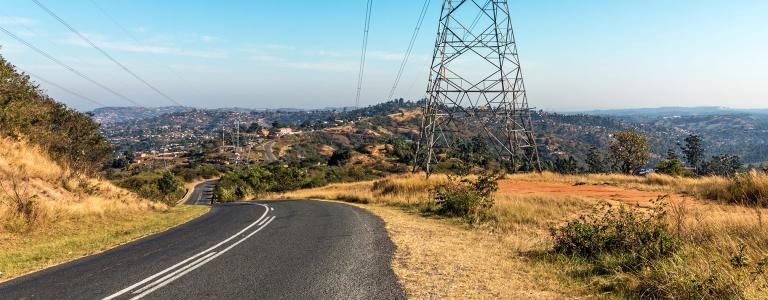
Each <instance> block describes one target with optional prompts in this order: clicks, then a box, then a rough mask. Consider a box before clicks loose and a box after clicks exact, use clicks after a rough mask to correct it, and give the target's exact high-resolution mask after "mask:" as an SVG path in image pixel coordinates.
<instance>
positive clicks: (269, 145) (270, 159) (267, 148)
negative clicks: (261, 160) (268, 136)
mask: <svg viewBox="0 0 768 300" xmlns="http://www.w3.org/2000/svg"><path fill="white" fill-rule="evenodd" d="M273 146H275V142H268V143H266V144H264V154H266V156H267V162H274V161H277V158H276V157H275V155H274V153H272V147H273Z"/></svg>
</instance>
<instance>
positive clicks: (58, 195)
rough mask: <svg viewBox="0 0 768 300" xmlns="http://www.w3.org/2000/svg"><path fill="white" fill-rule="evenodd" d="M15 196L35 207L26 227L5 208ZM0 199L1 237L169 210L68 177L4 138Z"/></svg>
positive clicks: (103, 183) (0, 147)
mask: <svg viewBox="0 0 768 300" xmlns="http://www.w3.org/2000/svg"><path fill="white" fill-rule="evenodd" d="M14 184H15V185H16V186H15V187H14ZM16 193H19V194H21V196H22V197H24V198H27V200H28V201H33V202H34V203H35V207H36V211H35V214H36V216H35V219H34V220H31V223H29V224H22V223H24V222H23V221H25V220H20V219H19V217H20V216H17V215H16V214H15V212H14V210H15V208H14V207H13V206H12V205H8V204H10V200H11V199H12V198H14V196H15V195H14V194H16ZM0 200H3V201H2V203H3V204H5V205H0V234H2V233H6V234H7V233H19V232H24V231H43V230H45V229H46V228H50V227H53V226H55V227H62V226H64V227H66V226H69V225H71V224H76V223H82V222H88V221H91V220H98V219H108V218H111V217H114V216H118V215H123V214H130V213H142V212H150V211H158V212H161V211H166V210H168V207H166V206H165V205H163V204H159V203H155V202H151V201H148V200H145V199H140V198H138V197H137V196H135V195H134V194H132V193H130V192H128V191H126V190H123V189H120V188H118V187H115V186H114V185H112V184H111V183H109V182H106V181H102V180H98V179H93V178H86V177H82V176H72V174H70V173H69V171H68V170H66V169H63V168H62V167H61V166H59V165H58V164H56V163H55V162H53V161H52V160H51V159H49V158H48V157H47V156H46V155H45V154H43V153H42V152H41V151H39V150H38V149H36V148H35V147H33V146H31V145H28V144H25V143H23V142H21V143H19V142H13V141H10V140H7V139H0Z"/></svg>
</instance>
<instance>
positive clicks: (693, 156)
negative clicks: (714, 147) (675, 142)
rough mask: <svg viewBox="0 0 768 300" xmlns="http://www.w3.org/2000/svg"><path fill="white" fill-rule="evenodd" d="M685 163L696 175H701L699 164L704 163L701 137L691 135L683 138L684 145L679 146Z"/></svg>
mask: <svg viewBox="0 0 768 300" xmlns="http://www.w3.org/2000/svg"><path fill="white" fill-rule="evenodd" d="M680 149H681V150H683V155H684V156H685V161H686V162H687V163H688V166H690V167H692V168H694V169H695V170H696V174H701V164H702V163H703V162H704V146H703V143H702V141H701V136H699V135H697V134H691V135H689V136H688V137H686V138H685V145H681V146H680Z"/></svg>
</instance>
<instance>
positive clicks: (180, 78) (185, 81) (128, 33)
mask: <svg viewBox="0 0 768 300" xmlns="http://www.w3.org/2000/svg"><path fill="white" fill-rule="evenodd" d="M90 2H91V4H93V6H94V7H96V9H98V10H99V11H100V12H101V13H102V14H103V15H104V16H105V17H107V19H109V20H110V21H112V23H113V24H115V26H117V28H120V30H121V31H122V32H123V33H124V34H125V35H126V36H127V37H129V38H130V39H131V40H133V41H134V42H135V43H136V44H138V45H142V44H144V43H142V42H141V41H139V39H138V38H136V35H134V34H132V33H131V32H130V30H128V29H126V28H125V26H123V25H122V24H120V22H118V21H117V19H115V18H114V17H113V16H112V14H110V13H109V12H107V10H105V9H104V8H103V7H101V5H99V4H98V3H96V0H90ZM162 66H163V67H164V68H166V69H167V70H168V72H170V73H171V74H173V75H174V76H176V78H178V79H179V80H181V81H183V82H184V83H185V84H186V85H187V86H188V87H191V88H193V89H196V87H197V86H196V85H194V84H191V83H190V82H189V81H188V80H186V79H185V78H184V77H183V76H181V74H179V72H177V71H176V70H174V69H173V68H171V67H170V66H168V65H162ZM197 92H198V94H203V93H202V92H200V91H199V89H197Z"/></svg>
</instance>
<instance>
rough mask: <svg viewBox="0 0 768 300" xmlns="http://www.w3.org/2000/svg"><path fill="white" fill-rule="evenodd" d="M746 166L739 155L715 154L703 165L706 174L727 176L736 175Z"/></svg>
mask: <svg viewBox="0 0 768 300" xmlns="http://www.w3.org/2000/svg"><path fill="white" fill-rule="evenodd" d="M743 168H744V163H743V162H742V161H741V157H739V156H738V155H727V154H722V155H715V156H712V159H710V160H709V161H707V162H705V163H704V164H703V166H702V172H703V173H704V174H706V175H716V176H727V177H731V176H734V175H736V173H738V172H739V171H741V170H742V169H743Z"/></svg>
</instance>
